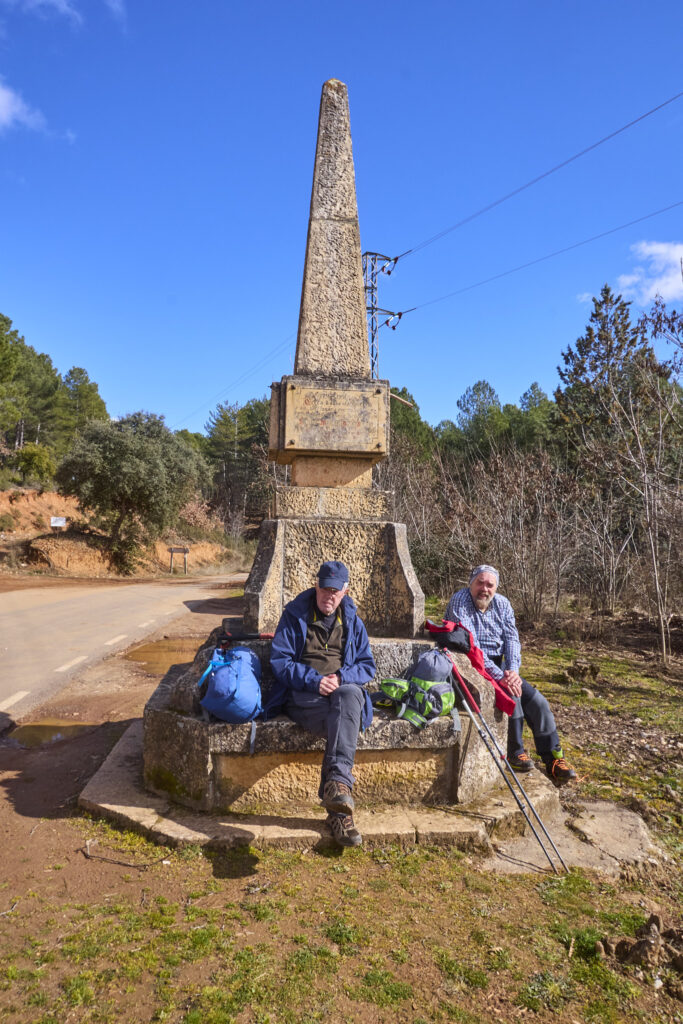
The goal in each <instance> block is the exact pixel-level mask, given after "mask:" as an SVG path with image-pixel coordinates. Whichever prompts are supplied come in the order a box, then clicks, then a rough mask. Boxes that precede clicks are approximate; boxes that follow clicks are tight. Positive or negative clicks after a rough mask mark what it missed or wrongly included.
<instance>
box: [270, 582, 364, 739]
mask: <svg viewBox="0 0 683 1024" xmlns="http://www.w3.org/2000/svg"><path fill="white" fill-rule="evenodd" d="M314 595H315V589H314V588H313V587H311V589H310V590H304V592H303V593H302V594H299V596H298V597H295V598H294V600H293V601H290V602H289V604H288V605H286V606H285V610H284V611H283V613H282V617H281V619H280V621H279V622H278V625H277V629H276V631H275V637H274V638H273V644H272V648H271V655H270V667H271V668H272V670H273V675H274V676H275V685H274V687H273V690H272V693H271V694H270V697H269V698H268V701H267V703H266V707H265V709H264V716H265V718H272V717H273V716H274V715H277V714H279V713H280V712H281V711H283V710H284V707H285V704H286V703H287V691H288V690H289V689H292V690H308V691H310V692H311V693H318V692H319V690H318V686H319V683H320V680H321V679H322V675H321V674H320V672H318V671H317V670H316V669H314V668H311V666H310V665H304V663H303V662H302V661H301V657H302V655H303V653H304V645H305V643H306V632H307V629H308V616H309V613H310V609H311V599H312V597H313V596H314ZM339 608H340V610H341V615H342V621H343V624H344V636H345V645H344V652H343V660H342V666H341V668H340V669H339V678H340V680H341V685H342V686H346V685H348V684H351V683H353V684H355V685H356V686H362V685H363V684H364V683H369V682H370V680H371V679H372V678H373V677H374V676H375V673H376V672H377V669H376V667H375V662H374V660H373V657H372V652H371V650H370V642H369V640H368V634H367V630H366V629H365V626H364V624H363V622H362V620H361V619H360V618H359V617H358V614H357V612H356V606H355V604H354V603H353V601H352V600H351V598H350V597H348V596H345V597H343V598H342V601H341V604H340V605H339ZM371 722H372V701H371V700H370V694H369V693H368V692H367V691H365V708H364V709H363V715H362V718H361V728H362V729H367V727H368V726H369V725H370V723H371Z"/></svg>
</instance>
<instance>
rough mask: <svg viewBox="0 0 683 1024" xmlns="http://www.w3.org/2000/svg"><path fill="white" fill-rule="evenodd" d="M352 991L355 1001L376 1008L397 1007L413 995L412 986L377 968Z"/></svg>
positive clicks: (364, 977)
mask: <svg viewBox="0 0 683 1024" xmlns="http://www.w3.org/2000/svg"><path fill="white" fill-rule="evenodd" d="M352 991H353V996H354V998H355V999H358V1000H359V1001H361V1002H367V1003H374V1004H375V1005H376V1006H395V1005H396V1004H397V1003H401V1002H403V1000H404V999H410V998H411V996H412V994H413V989H412V986H411V985H408V984H407V983H406V982H404V981H398V979H397V978H396V977H395V976H394V975H393V974H392V973H391V971H383V970H379V969H377V968H375V969H373V970H371V971H368V972H367V973H366V974H365V975H364V976H363V981H362V984H361V985H360V986H359V987H358V988H357V989H355V990H352Z"/></svg>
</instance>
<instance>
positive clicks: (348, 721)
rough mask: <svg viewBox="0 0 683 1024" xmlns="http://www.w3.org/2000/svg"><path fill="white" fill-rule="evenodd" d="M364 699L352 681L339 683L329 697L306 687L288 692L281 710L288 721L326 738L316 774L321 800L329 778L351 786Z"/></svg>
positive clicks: (361, 692)
mask: <svg viewBox="0 0 683 1024" xmlns="http://www.w3.org/2000/svg"><path fill="white" fill-rule="evenodd" d="M364 700H365V698H364V696H363V691H362V689H361V688H360V686H354V685H352V684H349V685H347V686H339V687H338V688H337V689H336V690H333V692H332V693H331V694H330V695H329V697H323V696H322V694H319V693H310V692H309V691H308V690H290V691H289V697H288V700H287V706H286V709H285V710H286V712H287V714H288V715H289V717H290V718H291V719H292V721H294V722H296V724H297V725H300V726H301V727H302V729H307V730H308V732H312V733H313V735H314V736H324V737H325V738H326V739H327V746H326V747H325V754H324V757H323V764H322V770H321V773H320V790H319V793H318V795H319V796H320V798H321V799H322V795H323V789H324V787H325V783H326V782H328V781H330V780H332V779H334V780H335V781H337V782H345V783H346V785H347V786H353V783H354V778H353V775H352V774H351V773H352V771H353V762H354V760H355V757H356V744H357V743H358V733H359V732H360V719H361V713H362V711H363V704H364Z"/></svg>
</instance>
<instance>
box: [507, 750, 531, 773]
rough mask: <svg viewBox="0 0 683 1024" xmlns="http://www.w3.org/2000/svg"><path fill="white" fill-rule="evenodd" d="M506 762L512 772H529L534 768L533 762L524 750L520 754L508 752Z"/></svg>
mask: <svg viewBox="0 0 683 1024" xmlns="http://www.w3.org/2000/svg"><path fill="white" fill-rule="evenodd" d="M508 764H509V765H510V767H511V768H512V770H513V771H514V772H531V771H533V769H534V762H533V761H532V760H531V758H530V757H529V755H528V754H527V752H526V750H523V751H522V753H521V754H510V756H509V757H508Z"/></svg>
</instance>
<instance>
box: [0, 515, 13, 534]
mask: <svg viewBox="0 0 683 1024" xmlns="http://www.w3.org/2000/svg"><path fill="white" fill-rule="evenodd" d="M14 527H15V522H14V516H12V515H10V513H9V512H2V513H1V514H0V530H2V532H3V533H12V532H13V530H14Z"/></svg>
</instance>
